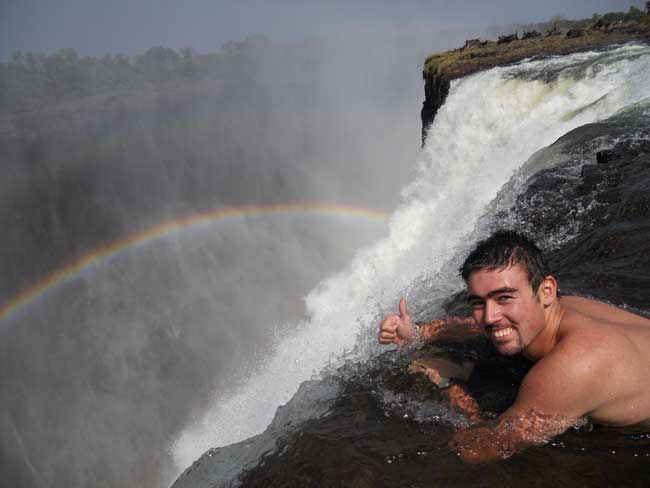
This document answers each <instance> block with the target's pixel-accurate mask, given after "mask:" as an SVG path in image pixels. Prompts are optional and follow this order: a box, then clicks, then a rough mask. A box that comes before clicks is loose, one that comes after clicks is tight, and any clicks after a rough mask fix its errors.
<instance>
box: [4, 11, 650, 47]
mask: <svg viewBox="0 0 650 488" xmlns="http://www.w3.org/2000/svg"><path fill="white" fill-rule="evenodd" d="M643 4H644V2H643V1H642V0H634V1H630V0H574V1H571V2H567V1H566V0H545V1H538V0H535V1H529V0H525V1H522V0H496V1H484V0H465V1H461V2H456V1H451V0H401V1H397V0H375V1H372V0H186V1H183V2H181V1H179V0H158V1H156V0H111V1H107V0H0V57H1V58H3V59H5V58H6V57H7V56H8V55H10V54H11V53H13V52H15V51H16V50H22V51H31V52H46V53H48V52H52V51H56V50H57V49H59V48H63V47H72V48H75V49H77V50H78V51H79V52H81V53H83V54H91V55H97V54H103V53H105V52H111V53H124V54H129V55H132V54H138V53H141V52H143V51H144V50H146V49H147V48H149V47H152V46H157V45H162V46H165V47H173V48H181V47H191V48H193V49H195V50H196V51H198V52H210V51H215V50H218V49H220V48H221V46H222V45H223V44H224V43H225V42H227V41H231V40H242V39H244V38H245V37H247V36H249V35H254V34H264V35H267V36H268V37H270V38H271V39H272V40H274V41H280V42H282V41H286V40H291V39H295V38H299V37H303V36H304V35H306V34H310V33H317V34H320V33H323V32H325V33H336V32H338V31H341V32H348V31H349V30H350V29H357V30H360V31H368V32H373V31H376V30H378V29H379V30H383V29H391V30H411V31H412V30H427V29H440V28H445V29H454V28H457V27H460V26H473V25H476V26H477V29H478V28H479V27H478V26H483V27H485V26H486V25H488V24H506V23H511V22H530V21H541V20H547V19H548V18H549V17H550V16H552V15H563V16H567V17H587V16H591V14H593V13H594V12H607V11H612V10H627V9H628V8H629V7H630V5H636V6H639V7H641V6H642V5H643Z"/></svg>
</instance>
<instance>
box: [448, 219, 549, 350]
mask: <svg viewBox="0 0 650 488" xmlns="http://www.w3.org/2000/svg"><path fill="white" fill-rule="evenodd" d="M460 274H461V275H462V276H463V278H464V279H465V282H466V283H467V291H468V302H469V304H470V306H471V307H472V313H473V317H474V320H476V322H477V323H478V324H479V325H480V326H481V327H482V328H483V330H484V331H485V333H486V334H487V335H488V337H489V338H490V339H491V340H492V343H493V344H494V346H495V347H496V348H497V350H498V351H499V352H501V353H502V354H506V355H511V354H516V353H520V352H524V353H525V354H527V355H529V356H531V357H533V356H535V354H536V350H537V349H539V347H538V345H539V344H543V343H544V342H545V339H544V337H545V335H547V334H545V332H544V331H545V330H546V329H547V327H546V325H547V310H548V307H550V306H551V305H553V303H555V302H556V298H557V283H556V281H555V279H554V278H553V277H552V276H550V275H548V273H547V269H546V265H545V263H544V260H543V258H542V253H541V252H540V250H539V248H538V247H537V246H536V245H535V244H534V243H533V242H532V241H531V240H530V239H528V238H526V237H524V236H522V235H520V234H517V233H515V232H512V231H499V232H497V233H495V234H493V235H492V236H491V237H489V238H488V239H486V240H484V241H481V242H479V243H478V245H477V247H476V249H475V250H474V251H472V252H471V253H470V255H469V256H468V257H467V259H466V260H465V263H464V264H463V266H462V267H461V268H460ZM538 338H539V339H540V340H537V339H538Z"/></svg>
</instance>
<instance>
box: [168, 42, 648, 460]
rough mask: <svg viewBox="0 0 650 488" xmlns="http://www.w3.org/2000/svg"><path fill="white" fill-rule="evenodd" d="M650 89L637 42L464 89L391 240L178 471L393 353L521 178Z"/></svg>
mask: <svg viewBox="0 0 650 488" xmlns="http://www.w3.org/2000/svg"><path fill="white" fill-rule="evenodd" d="M648 79H650V48H648V47H647V46H643V45H635V44H630V45H625V46H621V47H616V48H613V49H608V50H605V51H601V52H587V53H579V54H573V55H568V56H561V57H552V58H548V59H544V60H537V61H527V62H523V63H520V64H517V65H514V66H510V67H499V68H494V69H491V70H488V71H484V72H480V73H477V74H474V75H472V76H469V77H465V78H462V79H460V80H456V81H454V82H453V83H452V86H451V89H450V92H449V96H448V98H447V101H446V103H445V104H444V106H443V107H442V108H441V109H440V110H439V112H438V114H437V116H436V119H435V121H434V123H433V125H432V126H431V128H430V130H429V136H428V138H427V140H426V144H425V147H424V148H423V150H422V152H421V155H420V160H419V162H418V170H417V172H416V174H415V175H414V177H413V179H412V182H411V183H410V184H409V185H408V186H407V187H406V188H403V189H400V188H395V189H394V191H395V192H400V193H401V198H402V200H401V201H402V203H401V205H400V207H399V208H398V209H397V210H396V211H395V212H394V214H393V215H392V217H391V219H390V223H389V235H388V237H387V238H385V239H383V240H381V241H379V242H377V243H375V244H374V245H372V246H370V247H368V248H365V249H362V250H361V251H359V252H358V253H357V255H356V256H355V258H354V260H353V261H352V262H351V263H350V265H349V266H348V267H347V269H345V270H343V271H341V272H339V273H338V274H335V275H333V276H331V277H329V278H327V279H326V280H324V281H322V282H321V283H320V284H319V285H318V286H317V287H316V288H315V289H314V290H313V291H312V292H311V293H310V294H309V295H308V296H307V297H306V304H307V309H308V320H306V321H305V322H303V323H301V324H298V325H297V327H295V329H294V330H293V331H292V333H290V334H289V335H286V336H284V337H279V338H278V340H277V341H276V343H275V344H274V347H273V348H272V350H271V351H270V352H269V355H268V356H267V357H264V358H260V360H259V361H258V364H257V367H256V369H255V371H253V372H252V373H251V374H250V376H249V378H248V379H247V381H246V382H245V383H244V384H242V385H238V386H233V388H232V389H231V390H230V391H220V392H215V394H214V401H213V405H212V407H211V409H210V410H209V411H208V412H206V413H205V415H204V416H203V418H200V419H197V420H196V422H195V423H194V424H193V425H190V426H188V427H187V429H186V430H185V431H184V432H183V433H182V435H181V436H180V437H179V438H178V439H176V440H175V442H174V443H173V445H172V451H173V454H174V458H175V461H176V463H177V467H178V469H179V470H182V469H184V468H186V467H187V466H188V465H189V464H191V462H192V461H194V460H195V459H196V458H197V457H198V456H200V455H201V454H202V453H203V452H204V451H205V450H207V449H209V448H211V447H218V446H224V445H227V444H230V443H234V442H237V441H240V440H242V439H245V438H247V437H250V436H252V435H255V434H258V433H260V432H262V431H263V430H264V429H265V428H266V427H267V426H268V425H269V423H270V421H271V420H272V418H273V416H274V413H275V412H276V409H277V407H278V406H280V405H282V404H284V403H286V402H287V401H288V400H289V399H290V398H291V397H292V395H294V394H295V392H296V390H297V389H298V387H299V385H300V384H301V383H302V382H303V381H305V380H307V379H309V378H310V377H312V376H313V375H317V374H318V373H319V372H321V371H323V369H324V368H326V367H328V366H335V365H336V364H339V363H340V362H341V361H342V360H343V359H344V358H354V359H359V360H363V359H366V358H367V357H369V356H370V355H372V354H375V353H376V352H377V351H379V350H381V348H380V347H379V346H378V345H377V344H376V342H377V341H376V331H377V327H378V320H379V318H380V317H381V316H382V315H383V314H384V313H386V312H387V311H389V310H394V309H395V308H396V305H397V300H398V298H399V297H400V296H401V295H404V294H405V295H406V296H407V299H408V300H409V305H410V308H411V310H412V312H415V315H417V314H418V311H419V310H421V309H423V308H425V307H428V308H429V309H431V305H430V303H439V302H440V301H441V300H442V299H444V298H445V297H446V296H448V294H449V293H450V292H451V291H454V290H456V289H458V288H459V287H460V286H461V284H460V282H459V281H458V278H457V277H455V276H454V274H453V273H452V272H449V271H447V267H446V266H445V265H446V264H447V263H448V262H449V261H450V260H451V259H453V257H454V256H455V255H458V254H459V253H462V252H463V251H464V250H465V249H467V248H468V247H469V246H470V245H471V242H469V240H468V238H469V236H470V234H471V233H472V231H473V230H474V228H475V224H476V221H477V219H478V217H479V216H480V214H481V213H482V212H483V210H484V209H485V207H486V206H487V205H488V204H489V203H490V202H491V201H492V200H493V199H494V198H495V196H496V194H497V192H498V191H499V190H500V189H501V187H502V186H503V185H504V183H505V182H506V181H507V180H508V179H509V178H510V177H511V175H512V174H513V172H515V171H516V170H517V169H518V168H519V167H521V166H522V165H523V164H524V163H525V162H526V161H527V160H528V159H529V158H530V157H531V156H532V155H534V154H535V153H536V152H537V151H539V150H540V149H542V148H544V147H546V146H548V145H549V144H552V143H553V142H554V141H555V140H556V139H558V138H559V137H560V136H562V135H563V134H565V133H566V132H568V131H570V130H572V129H574V128H576V127H579V126H582V125H584V124H587V123H592V122H595V121H598V120H601V119H603V118H606V117H609V116H611V115H612V114H614V113H616V112H617V111H619V110H621V109H623V108H625V107H626V106H629V105H630V104H633V103H635V102H637V101H640V100H642V99H644V98H647V97H650V84H648V82H647V80H648ZM378 103H381V101H378ZM395 164H399V161H396V162H395ZM341 238H342V239H344V238H345V236H341ZM434 277H435V282H434V283H432V281H433V278H434ZM431 289H434V292H431ZM424 290H427V293H424ZM434 310H435V307H434ZM268 325H269V326H270V325H272V324H268Z"/></svg>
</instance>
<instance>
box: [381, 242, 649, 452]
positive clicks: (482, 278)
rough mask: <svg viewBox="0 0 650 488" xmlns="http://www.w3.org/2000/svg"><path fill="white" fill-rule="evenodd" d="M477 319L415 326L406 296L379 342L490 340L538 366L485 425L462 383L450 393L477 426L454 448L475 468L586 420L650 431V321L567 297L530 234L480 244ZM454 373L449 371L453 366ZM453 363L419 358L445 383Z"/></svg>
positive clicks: (417, 366)
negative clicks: (462, 337)
mask: <svg viewBox="0 0 650 488" xmlns="http://www.w3.org/2000/svg"><path fill="white" fill-rule="evenodd" d="M460 274H461V275H462V277H463V279H464V280H465V282H466V284H467V291H468V302H469V305H470V306H471V308H472V317H468V318H447V319H440V320H435V321H433V322H430V323H428V324H422V325H416V324H414V323H413V321H412V320H411V317H410V315H409V313H408V311H407V310H406V303H405V301H404V299H402V300H401V301H400V304H399V315H395V314H391V315H388V316H386V317H385V318H384V320H383V321H382V322H381V326H380V332H379V341H380V342H381V343H382V344H391V343H396V344H399V345H405V344H410V343H413V342H417V341H421V342H433V341H435V340H436V339H438V338H442V337H446V336H447V335H448V334H449V333H450V332H451V333H453V334H454V335H456V336H457V335H459V334H466V335H467V336H468V337H469V336H471V335H475V334H478V333H482V334H485V335H487V337H488V338H489V339H490V341H491V342H492V344H493V345H494V347H495V348H496V349H497V351H498V352H499V353H501V354H504V355H514V354H522V355H524V356H526V357H527V358H529V359H531V360H532V361H534V363H535V364H534V366H533V367H532V368H531V369H530V371H529V372H528V374H527V375H526V377H525V378H524V380H523V382H522V384H521V386H520V389H519V392H518V395H517V398H516V400H515V402H514V404H513V405H512V406H511V407H510V408H509V409H508V410H506V411H505V412H504V413H503V414H501V415H500V416H499V417H498V418H497V419H496V420H494V421H491V422H485V421H484V420H483V418H482V416H481V412H480V410H479V408H478V405H477V404H476V402H475V401H474V399H473V398H472V397H471V396H470V395H469V393H468V392H467V391H466V389H465V388H464V387H463V386H461V385H460V384H452V386H450V387H447V388H446V389H445V390H443V392H444V393H445V395H446V396H447V398H448V399H449V401H450V403H451V405H452V406H453V407H454V408H456V409H458V410H460V411H461V412H464V413H465V414H466V415H467V416H468V418H469V419H470V420H471V421H472V423H473V424H474V425H473V426H472V427H470V428H468V429H464V430H460V431H458V432H456V434H455V435H454V437H453V438H452V440H451V442H450V446H451V447H452V449H454V451H455V452H456V453H457V454H458V455H459V456H460V458H461V459H463V460H464V461H466V462H470V463H476V462H484V461H490V460H495V459H504V458H507V457H509V456H511V455H512V454H514V453H515V452H517V451H518V450H520V449H521V448H523V447H526V446H531V445H538V444H543V443H544V442H547V441H548V440H550V439H551V438H553V437H554V436H556V435H558V434H561V433H562V432H564V431H565V430H567V429H568V428H569V427H571V426H572V425H575V424H576V423H577V422H578V421H579V420H580V419H584V418H588V419H590V420H591V421H592V422H594V423H598V424H604V425H610V426H621V427H623V426H639V425H640V426H644V427H646V426H647V427H649V428H650V383H649V380H648V371H650V320H648V319H646V318H643V317H641V316H638V315H635V314H632V313H629V312H626V311H624V310H621V309H619V308H616V307H613V306H610V305H607V304H605V303H602V302H597V301H594V300H588V299H586V298H580V297H576V296H562V297H560V296H559V295H558V285H557V282H556V280H555V278H554V277H553V276H551V275H550V274H549V273H548V271H547V267H546V264H545V263H544V259H543V256H542V253H541V252H540V250H539V249H538V248H537V246H536V245H535V244H534V243H533V242H532V241H530V240H529V239H528V238H526V237H525V236H522V235H520V234H517V233H515V232H512V231H499V232H497V233H495V234H493V235H492V236H491V237H489V238H488V239H486V240H484V241H481V242H479V243H478V245H477V247H476V249H474V251H472V252H471V253H470V255H469V256H468V257H467V259H466V260H465V263H464V264H463V266H462V267H461V268H460ZM447 369H448V370H449V368H447ZM444 370H445V365H444V364H443V365H442V368H441V365H440V364H439V363H435V362H427V361H418V362H416V363H414V364H413V365H411V367H410V371H412V372H422V373H425V374H426V375H427V376H428V377H429V378H430V379H431V380H432V381H434V382H435V383H437V384H438V385H439V386H444V383H445V371H444Z"/></svg>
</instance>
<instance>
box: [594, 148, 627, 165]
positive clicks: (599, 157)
mask: <svg viewBox="0 0 650 488" xmlns="http://www.w3.org/2000/svg"><path fill="white" fill-rule="evenodd" d="M617 159H621V155H620V154H617V153H616V152H614V151H612V150H611V149H605V150H603V151H598V152H597V153H596V161H597V162H598V164H607V163H609V162H610V161H615V160H617Z"/></svg>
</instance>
